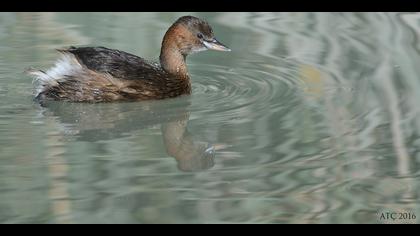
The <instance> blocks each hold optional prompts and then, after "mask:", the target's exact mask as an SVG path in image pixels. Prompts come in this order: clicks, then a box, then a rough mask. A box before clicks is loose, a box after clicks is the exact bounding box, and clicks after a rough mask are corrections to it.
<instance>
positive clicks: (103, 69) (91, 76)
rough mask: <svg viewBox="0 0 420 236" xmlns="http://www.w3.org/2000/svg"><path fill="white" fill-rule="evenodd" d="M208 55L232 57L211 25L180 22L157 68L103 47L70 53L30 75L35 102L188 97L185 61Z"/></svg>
mask: <svg viewBox="0 0 420 236" xmlns="http://www.w3.org/2000/svg"><path fill="white" fill-rule="evenodd" d="M207 49H212V50H217V51H230V49H229V48H227V47H226V46H224V45H223V44H221V43H220V42H219V41H217V40H216V38H215V37H214V34H213V30H212V28H211V27H210V25H209V24H208V23H207V22H205V21H203V20H201V19H199V18H196V17H193V16H183V17H181V18H179V19H178V20H177V21H176V22H175V23H174V24H173V25H172V26H171V27H170V28H169V29H168V31H167V32H166V34H165V36H164V37H163V41H162V48H161V52H160V57H159V59H160V65H159V63H154V62H150V61H147V60H145V59H143V58H140V57H137V56H135V55H132V54H129V53H126V52H123V51H119V50H113V49H108V48H104V47H78V48H76V47H70V48H68V49H61V50H60V49H59V50H58V51H59V52H61V53H62V54H63V56H62V58H60V59H59V60H58V62H57V63H56V64H55V66H54V67H52V68H51V69H49V70H47V71H45V72H44V71H42V70H33V69H30V70H28V71H27V72H28V73H29V74H30V75H32V76H35V78H36V80H37V81H38V82H39V84H40V87H39V89H38V91H37V95H36V99H37V100H39V101H44V100H62V101H70V102H111V101H138V100H150V99H164V98H170V97H176V96H179V95H182V94H190V93H191V83H190V78H189V75H188V71H187V66H186V63H185V59H186V57H187V56H188V55H189V54H192V53H195V52H199V51H204V50H207Z"/></svg>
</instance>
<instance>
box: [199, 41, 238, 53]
mask: <svg viewBox="0 0 420 236" xmlns="http://www.w3.org/2000/svg"><path fill="white" fill-rule="evenodd" d="M203 43H204V46H206V48H208V49H210V50H215V51H225V52H230V51H232V50H230V48H228V47H226V46H225V45H223V44H222V43H221V42H219V41H217V39H215V38H213V40H210V41H203Z"/></svg>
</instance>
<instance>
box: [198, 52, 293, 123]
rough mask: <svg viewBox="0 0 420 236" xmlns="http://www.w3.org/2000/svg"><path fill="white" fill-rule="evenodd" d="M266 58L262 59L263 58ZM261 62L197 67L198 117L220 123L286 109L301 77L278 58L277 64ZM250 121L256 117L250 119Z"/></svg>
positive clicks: (199, 65)
mask: <svg viewBox="0 0 420 236" xmlns="http://www.w3.org/2000/svg"><path fill="white" fill-rule="evenodd" d="M260 57H262V56H260ZM264 60H265V61H267V59H264V58H260V60H255V57H254V58H253V61H240V62H239V64H240V65H238V66H237V67H235V68H231V67H229V66H221V65H208V64H206V65H203V64H194V65H191V66H190V68H191V69H190V70H191V71H192V86H193V95H192V98H193V107H192V110H193V111H194V114H195V115H197V116H204V115H212V118H213V119H217V121H218V122H223V120H231V119H243V118H245V117H242V114H248V113H249V112H250V111H252V113H253V114H255V115H258V114H261V112H266V111H267V110H270V109H274V108H276V107H279V106H285V105H286V104H285V103H283V102H282V101H288V103H287V105H291V104H290V102H291V101H292V100H293V99H294V98H295V94H296V92H297V89H298V84H299V76H298V75H297V73H296V71H295V70H292V69H291V67H288V66H285V64H286V63H288V64H290V62H287V61H282V60H280V58H277V61H274V62H273V64H271V65H270V64H266V63H264V62H263V61H264ZM246 118H247V119H252V118H254V117H250V116H247V117H246Z"/></svg>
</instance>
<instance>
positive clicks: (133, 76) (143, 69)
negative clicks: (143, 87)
mask: <svg viewBox="0 0 420 236" xmlns="http://www.w3.org/2000/svg"><path fill="white" fill-rule="evenodd" d="M58 51H59V52H62V53H71V54H73V55H74V56H75V57H76V58H77V60H78V61H79V63H80V64H82V65H84V66H86V67H87V68H88V69H90V70H93V71H96V72H100V73H108V74H110V75H112V76H113V77H116V78H119V79H127V80H138V79H153V78H154V77H156V75H158V74H162V75H164V74H165V73H164V71H163V69H162V68H161V67H160V65H159V64H157V63H154V62H150V61H147V60H145V59H143V58H141V57H138V56H136V55H133V54H130V53H126V52H123V51H119V50H115V49H109V48H105V47H70V48H68V49H58Z"/></svg>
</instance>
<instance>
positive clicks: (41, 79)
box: [27, 52, 83, 95]
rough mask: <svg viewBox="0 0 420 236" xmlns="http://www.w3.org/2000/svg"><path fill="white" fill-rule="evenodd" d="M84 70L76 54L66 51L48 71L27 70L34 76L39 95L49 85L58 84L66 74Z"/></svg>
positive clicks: (70, 74) (69, 74) (74, 73)
mask: <svg viewBox="0 0 420 236" xmlns="http://www.w3.org/2000/svg"><path fill="white" fill-rule="evenodd" d="M82 71H83V67H82V66H81V65H80V64H79V62H78V61H77V59H76V58H75V57H74V55H73V54H70V53H65V52H64V53H63V55H62V57H61V58H59V59H58V60H57V62H56V63H55V64H54V66H53V67H51V68H50V69H48V70H47V71H45V72H44V71H41V70H33V69H30V70H27V73H28V74H29V75H32V76H33V77H34V81H33V83H35V84H36V85H37V86H36V95H38V94H39V93H41V92H42V91H44V89H46V88H47V87H49V86H55V85H58V83H57V81H59V80H63V79H65V77H66V76H72V75H77V74H78V73H81V72H82Z"/></svg>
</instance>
